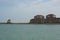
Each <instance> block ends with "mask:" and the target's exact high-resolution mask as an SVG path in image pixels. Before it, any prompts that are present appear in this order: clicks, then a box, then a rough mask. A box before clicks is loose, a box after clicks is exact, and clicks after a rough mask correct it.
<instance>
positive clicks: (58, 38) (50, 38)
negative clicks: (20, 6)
mask: <svg viewBox="0 0 60 40" xmlns="http://www.w3.org/2000/svg"><path fill="white" fill-rule="evenodd" d="M0 40H60V25H48V24H0Z"/></svg>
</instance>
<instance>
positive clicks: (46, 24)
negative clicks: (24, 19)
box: [0, 23, 60, 25]
mask: <svg viewBox="0 0 60 40" xmlns="http://www.w3.org/2000/svg"><path fill="white" fill-rule="evenodd" d="M0 24H34V23H0ZM44 24H46V25H49V24H50V25H54V24H60V23H44ZM39 25H40V24H39Z"/></svg>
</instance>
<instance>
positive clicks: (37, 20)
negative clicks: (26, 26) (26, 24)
mask: <svg viewBox="0 0 60 40" xmlns="http://www.w3.org/2000/svg"><path fill="white" fill-rule="evenodd" d="M44 21H45V19H44V16H43V15H36V16H34V19H31V20H30V23H36V24H40V23H44Z"/></svg>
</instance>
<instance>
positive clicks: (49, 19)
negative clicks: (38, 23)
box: [46, 14, 56, 23]
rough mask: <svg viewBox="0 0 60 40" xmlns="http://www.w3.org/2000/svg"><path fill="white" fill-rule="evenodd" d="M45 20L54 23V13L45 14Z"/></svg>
mask: <svg viewBox="0 0 60 40" xmlns="http://www.w3.org/2000/svg"><path fill="white" fill-rule="evenodd" d="M46 22H47V23H56V15H54V14H48V15H47V16H46Z"/></svg>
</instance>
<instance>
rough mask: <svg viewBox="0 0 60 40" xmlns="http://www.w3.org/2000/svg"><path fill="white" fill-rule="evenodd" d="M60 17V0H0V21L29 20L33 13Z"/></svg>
mask: <svg viewBox="0 0 60 40" xmlns="http://www.w3.org/2000/svg"><path fill="white" fill-rule="evenodd" d="M48 14H55V15H56V16H57V17H60V0H0V22H6V21H7V20H8V19H11V21H12V22H29V21H30V19H32V18H34V16H35V15H44V16H46V15H48Z"/></svg>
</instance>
